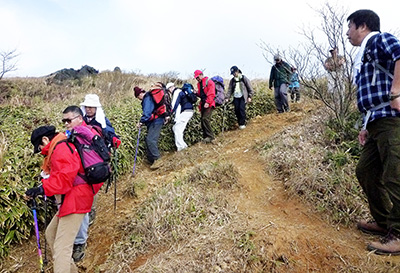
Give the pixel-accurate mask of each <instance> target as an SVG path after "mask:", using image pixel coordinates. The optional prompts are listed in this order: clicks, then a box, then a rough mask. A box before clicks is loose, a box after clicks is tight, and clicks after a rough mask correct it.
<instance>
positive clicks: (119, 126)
mask: <svg viewBox="0 0 400 273" xmlns="http://www.w3.org/2000/svg"><path fill="white" fill-rule="evenodd" d="M155 81H162V82H164V83H167V82H169V81H172V82H175V83H176V84H177V85H178V86H180V85H181V84H182V82H183V81H182V80H181V79H178V78H176V77H175V76H174V75H173V74H165V75H152V76H143V75H137V74H124V73H117V72H104V73H100V74H99V75H98V76H96V77H88V78H85V79H82V80H75V81H70V82H67V83H65V84H64V85H54V84H53V85H47V84H46V83H45V79H43V78H33V79H30V78H27V79H10V80H7V81H5V80H2V81H0V170H1V174H0V175H1V180H0V204H1V205H0V238H1V239H0V257H4V256H6V255H7V251H8V246H9V245H10V244H12V243H14V242H20V241H21V240H23V239H25V238H27V237H28V236H30V234H31V232H32V230H33V221H32V216H31V212H30V209H29V208H28V206H27V205H26V202H25V200H24V199H23V196H24V192H25V190H26V189H27V188H29V187H32V186H35V185H37V184H38V183H39V182H40V181H39V173H40V162H41V161H42V157H41V156H40V155H34V154H33V152H32V145H31V143H30V134H31V132H32V130H33V129H35V128H36V127H38V126H42V125H49V124H52V125H55V126H56V128H57V129H58V130H59V131H64V128H63V124H61V117H62V114H61V113H62V111H63V109H65V108H66V107H67V106H68V105H79V103H80V102H82V101H83V98H84V96H85V95H86V94H88V93H95V94H98V95H99V97H100V100H101V102H102V104H103V108H104V110H105V112H106V115H107V117H108V118H109V119H110V121H111V122H112V124H113V126H114V128H115V129H116V132H117V134H119V135H120V137H121V140H122V146H121V147H120V149H119V159H120V161H119V171H120V174H124V173H127V172H129V171H130V170H131V169H132V165H133V160H134V152H135V148H136V139H137V136H138V131H137V128H136V126H135V125H136V123H137V121H138V120H139V118H140V116H141V105H140V102H139V101H138V100H137V99H135V98H134V96H133V92H132V89H133V87H134V86H136V85H138V86H140V87H142V88H144V89H148V88H149V86H150V84H151V83H152V82H155ZM189 81H192V83H194V82H193V80H192V79H190V80H189ZM252 84H253V87H254V89H255V92H256V94H255V97H254V99H253V103H252V104H250V105H249V107H248V116H249V118H252V117H255V116H257V115H262V114H265V113H268V112H271V111H273V109H274V106H273V98H272V95H271V94H270V93H269V91H267V83H265V82H262V81H254V82H253V83H252ZM235 122H236V120H235V117H234V113H233V105H231V104H230V105H227V106H226V108H225V109H224V108H223V107H220V108H218V109H217V110H216V111H215V112H214V115H213V122H212V124H213V126H214V127H213V129H214V132H215V133H216V134H218V133H219V132H221V131H222V129H223V128H222V127H223V126H224V130H228V129H230V128H233V127H234V126H235ZM171 128H172V124H168V125H167V126H164V128H163V130H162V132H161V139H160V149H161V151H173V150H174V149H175V147H174V141H173V134H172V130H171ZM200 132H201V128H200V116H199V114H198V113H197V112H196V113H195V115H194V116H193V118H192V120H191V121H190V123H189V124H188V128H187V131H186V134H185V138H186V140H187V143H188V144H189V145H190V144H193V143H196V142H198V141H199V140H201V133H200ZM144 137H145V132H143V133H142V134H141V136H140V145H139V153H138V156H139V160H141V158H142V155H143V154H144V150H145V144H144ZM42 212H43V211H40V212H39V220H40V221H41V222H43V213H42Z"/></svg>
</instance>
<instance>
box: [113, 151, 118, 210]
mask: <svg viewBox="0 0 400 273" xmlns="http://www.w3.org/2000/svg"><path fill="white" fill-rule="evenodd" d="M113 155H114V164H113V169H114V175H113V182H114V212H115V210H116V208H117V176H118V151H117V147H115V148H114V151H113Z"/></svg>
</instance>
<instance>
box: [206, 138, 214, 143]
mask: <svg viewBox="0 0 400 273" xmlns="http://www.w3.org/2000/svg"><path fill="white" fill-rule="evenodd" d="M213 140H214V139H212V138H211V137H206V138H204V139H203V142H204V143H211V142H213Z"/></svg>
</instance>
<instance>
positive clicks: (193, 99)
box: [182, 83, 197, 103]
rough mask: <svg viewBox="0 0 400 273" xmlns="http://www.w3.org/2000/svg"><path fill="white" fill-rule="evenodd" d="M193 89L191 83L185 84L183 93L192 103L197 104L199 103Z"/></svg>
mask: <svg viewBox="0 0 400 273" xmlns="http://www.w3.org/2000/svg"><path fill="white" fill-rule="evenodd" d="M193 89H194V88H193V85H191V84H190V83H185V84H183V86H182V91H183V92H185V94H186V97H187V99H188V101H189V102H190V103H196V101H197V96H196V94H195V93H194V92H193Z"/></svg>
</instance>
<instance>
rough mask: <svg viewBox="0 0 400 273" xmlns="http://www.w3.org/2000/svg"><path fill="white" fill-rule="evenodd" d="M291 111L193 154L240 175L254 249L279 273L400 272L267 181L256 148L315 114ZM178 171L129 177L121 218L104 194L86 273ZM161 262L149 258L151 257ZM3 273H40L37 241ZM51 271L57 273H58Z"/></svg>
mask: <svg viewBox="0 0 400 273" xmlns="http://www.w3.org/2000/svg"><path fill="white" fill-rule="evenodd" d="M292 108H293V111H292V112H290V113H285V114H280V115H278V114H270V115H267V116H263V117H257V118H255V119H253V120H252V121H251V122H250V124H249V125H248V126H247V128H246V129H245V130H234V131H229V132H225V133H223V134H222V135H220V136H218V138H217V140H216V143H214V144H208V145H206V144H202V143H199V144H196V145H194V146H192V147H190V148H189V149H188V152H190V153H198V154H199V155H200V154H201V153H203V154H201V155H202V156H201V157H200V158H199V161H202V160H221V161H228V162H230V163H232V164H233V165H234V166H235V168H237V170H238V171H239V173H240V180H239V183H240V184H241V186H242V187H241V190H238V191H235V192H234V193H233V194H232V196H231V197H230V198H229V199H230V200H232V201H231V202H232V205H234V206H237V208H238V210H240V211H241V212H243V215H244V217H245V218H244V219H243V221H245V222H247V225H248V228H249V229H251V230H254V231H256V232H255V234H256V237H255V238H254V241H255V242H256V244H257V245H258V246H259V247H261V249H262V251H264V253H265V255H267V256H268V257H270V259H271V261H274V262H276V263H282V264H285V265H286V266H285V267H284V268H285V270H284V271H280V270H279V269H277V270H276V271H275V272H362V271H360V270H359V268H358V266H359V265H362V264H365V263H367V262H368V261H370V260H375V261H376V262H383V263H385V262H387V263H396V264H398V263H399V262H400V260H399V258H397V257H381V256H377V255H374V254H372V253H368V252H367V251H366V249H365V247H366V243H367V242H368V241H369V240H371V239H374V240H375V239H377V238H376V237H370V236H365V235H364V234H361V233H360V232H359V231H357V230H356V229H355V228H345V227H342V226H339V225H338V226H332V225H330V224H328V223H326V222H325V221H323V220H322V217H321V215H319V214H318V213H315V210H314V209H313V208H312V206H310V205H307V204H304V203H302V202H301V201H300V199H298V198H297V197H290V196H289V195H288V194H287V192H286V191H285V189H284V188H283V186H282V183H280V181H278V180H274V178H273V177H270V176H269V175H268V174H267V172H266V162H264V161H263V160H261V159H260V156H259V154H258V152H257V151H256V149H255V147H256V145H257V144H262V143H265V142H266V141H267V140H268V138H269V137H270V136H271V135H272V134H275V133H278V132H279V131H281V130H284V129H285V126H288V125H293V124H296V122H298V121H300V120H301V119H303V118H305V117H306V116H307V115H309V114H310V111H311V109H312V106H306V105H301V107H300V105H297V106H296V105H294V107H292ZM204 155H206V156H204ZM183 156H184V154H182V153H171V154H168V155H164V160H170V161H179V160H182V159H183ZM196 163H197V162H196ZM196 163H194V162H193V164H196ZM174 166H175V167H174V168H173V169H170V170H168V171H165V169H163V170H162V171H151V170H150V169H149V168H148V167H146V166H145V165H139V166H137V169H136V170H137V175H136V176H135V178H132V177H130V176H126V177H123V178H122V179H121V181H120V182H119V183H120V186H119V187H120V188H119V192H118V201H117V210H116V211H115V212H114V211H113V196H112V193H111V192H109V193H108V194H104V193H102V194H100V196H99V201H98V213H97V218H96V220H95V223H94V225H93V226H91V228H90V235H89V240H88V247H87V252H86V257H85V259H84V260H83V261H82V262H80V263H79V268H80V272H99V270H100V271H101V265H102V264H103V263H104V262H105V261H106V259H107V257H108V254H109V251H110V249H111V246H112V244H113V243H114V242H117V241H119V239H120V238H121V236H122V234H121V229H120V226H119V224H120V223H121V222H122V220H123V219H124V218H125V217H127V216H128V215H130V214H131V213H132V211H133V210H134V208H135V207H137V206H138V205H139V204H141V203H142V202H143V201H144V200H145V199H146V198H147V197H148V196H149V195H150V194H151V193H152V192H154V191H155V190H156V189H157V188H159V187H161V186H162V184H164V183H168V181H171V180H172V179H173V178H174V177H175V176H176V175H177V173H179V172H182V171H184V170H183V169H181V168H179V167H177V166H179V164H175V165H174ZM132 181H147V186H146V187H144V188H143V189H140V190H138V191H137V196H136V197H132V196H129V195H128V194H127V192H129V188H130V187H132ZM160 251H162V250H160ZM155 254H157V253H156V252H155V253H149V256H151V255H155ZM147 258H149V257H140V258H139V259H137V260H136V261H132V263H133V264H134V266H135V267H139V266H140V265H142V264H144V263H145V262H146V260H147ZM1 268H2V270H1V271H0V272H36V271H35V269H36V268H37V253H36V248H35V241H34V240H31V241H29V242H26V243H24V244H23V245H22V246H17V247H14V248H13V250H12V252H11V255H10V258H8V259H7V260H5V261H4V263H3V265H2V267H1ZM277 268H279V267H277ZM47 271H48V272H51V268H48V270H47ZM371 272H373V271H371ZM393 272H395V271H393Z"/></svg>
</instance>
